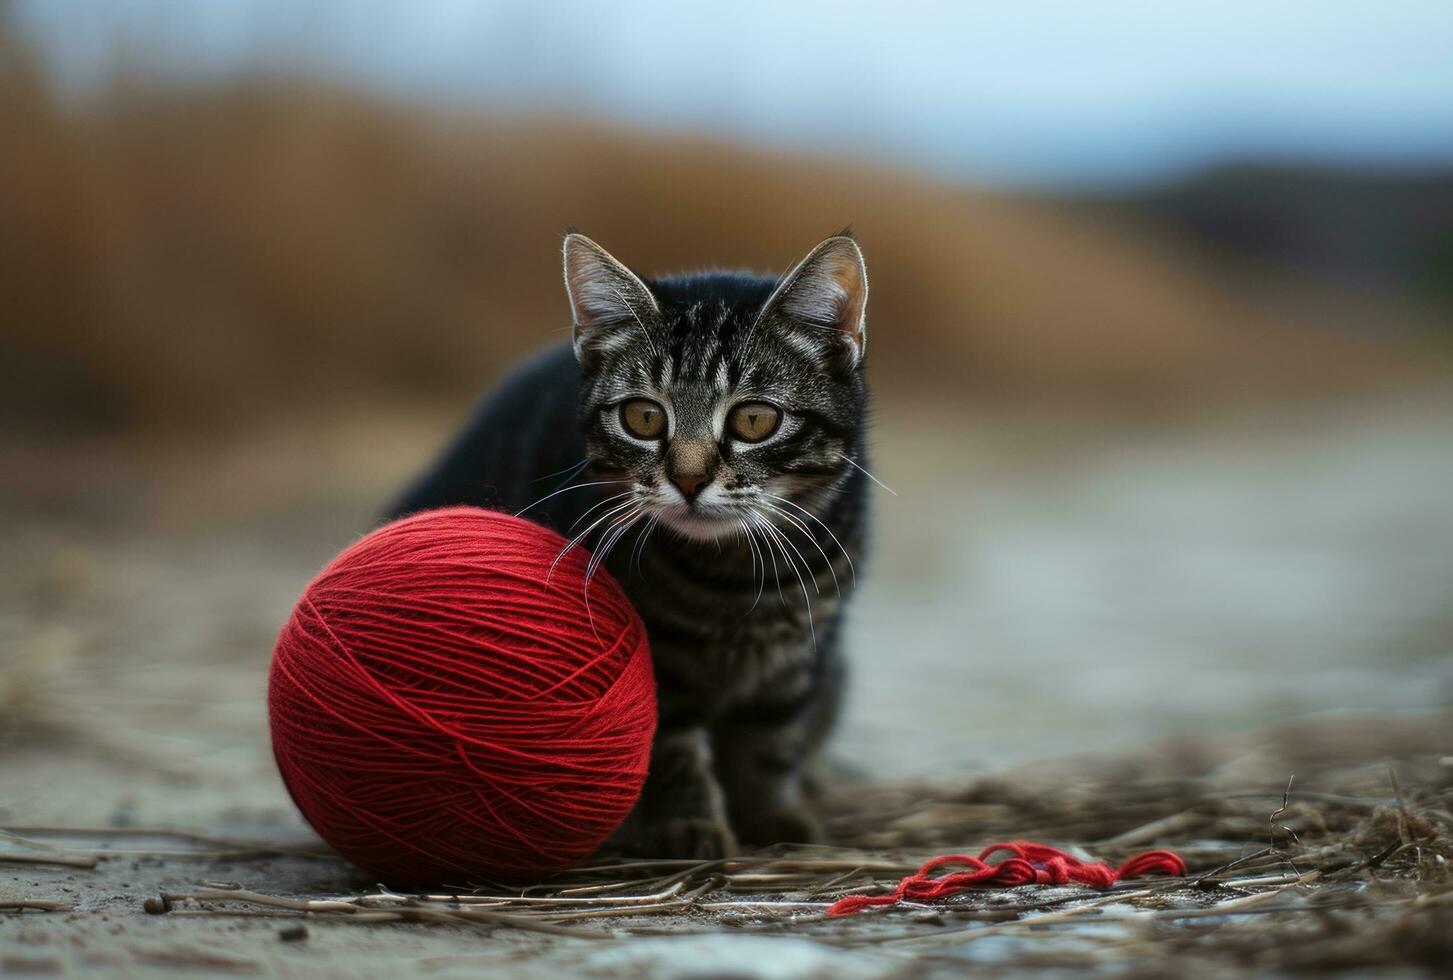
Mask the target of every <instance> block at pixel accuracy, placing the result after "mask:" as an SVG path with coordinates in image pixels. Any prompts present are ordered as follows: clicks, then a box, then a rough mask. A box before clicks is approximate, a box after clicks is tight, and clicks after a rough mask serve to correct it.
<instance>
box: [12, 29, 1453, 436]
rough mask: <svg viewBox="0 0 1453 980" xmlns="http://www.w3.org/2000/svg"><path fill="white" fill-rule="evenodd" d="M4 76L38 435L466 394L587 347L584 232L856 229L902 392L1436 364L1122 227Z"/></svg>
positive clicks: (625, 242)
mask: <svg viewBox="0 0 1453 980" xmlns="http://www.w3.org/2000/svg"><path fill="white" fill-rule="evenodd" d="M5 64H6V66H7V67H6V68H5V70H4V74H3V76H0V114H3V116H4V118H5V120H6V132H7V136H6V143H7V150H6V152H5V153H4V154H0V209H3V210H0V217H3V220H0V294H3V296H4V298H5V305H6V315H5V317H4V320H3V322H0V345H3V347H0V350H3V352H4V354H3V357H0V399H3V402H0V404H3V408H4V411H5V414H6V416H7V417H8V418H10V419H11V420H12V421H15V420H18V419H19V420H26V421H28V422H30V423H41V424H43V425H45V426H46V427H47V428H49V427H51V426H52V425H55V424H57V423H59V424H62V425H64V426H67V427H77V426H79V427H83V428H95V427H98V426H99V427H102V428H111V429H114V428H136V427H141V428H145V429H148V430H159V431H166V430H173V429H182V430H186V429H192V428H196V427H203V428H209V429H215V428H216V427H219V426H220V427H223V428H229V429H236V428H237V427H246V426H249V425H252V424H254V423H256V422H259V421H261V420H266V419H269V418H274V419H275V418H278V417H281V418H291V419H294V420H296V418H297V417H298V413H300V412H309V411H317V410H322V409H324V408H330V407H331V408H339V407H346V406H359V405H372V406H374V407H375V408H376V407H379V406H381V405H382V404H384V403H387V402H389V401H393V400H396V399H415V400H419V399H422V400H424V401H426V402H434V403H440V402H442V403H446V404H449V403H457V402H458V401H459V400H460V399H463V398H465V397H467V396H468V395H470V394H471V393H473V392H474V391H476V390H478V389H479V388H480V387H481V386H483V385H484V384H486V383H487V382H488V381H489V380H490V379H492V378H494V377H495V376H497V375H498V374H499V373H500V371H502V370H503V369H504V368H505V367H506V366H507V365H508V364H510V363H511V362H513V361H514V360H515V359H516V358H517V357H519V356H520V355H521V354H522V353H524V352H526V351H528V350H530V349H533V348H536V347H539V346H541V345H543V344H546V343H549V342H551V341H553V340H555V339H558V338H559V337H561V336H563V332H564V328H565V326H566V323H567V315H566V310H565V304H564V298H563V292H562V289H561V286H560V280H559V271H558V258H557V245H558V242H559V239H560V236H561V234H562V232H563V230H564V229H565V228H566V227H567V226H575V227H578V228H580V229H582V230H584V231H586V232H588V233H589V234H591V235H592V236H594V237H596V238H597V239H598V240H600V241H601V242H603V243H605V244H606V245H607V246H608V247H609V248H611V249H612V250H613V251H615V252H616V253H617V254H618V255H620V256H621V257H623V259H624V260H626V261H627V262H629V263H631V264H633V265H634V266H635V267H636V268H638V269H639V270H641V271H642V272H644V273H646V274H653V273H654V274H664V273H670V272H676V271H683V270H689V269H694V268H699V267H703V266H708V265H715V264H726V265H729V266H737V267H750V268H754V269H758V270H763V271H775V270H780V269H783V268H785V267H786V266H787V265H789V264H790V263H791V262H792V261H794V260H795V258H796V257H797V256H798V255H799V254H800V253H801V252H803V251H804V250H805V249H806V248H807V247H808V246H809V245H810V244H811V243H813V242H815V241H816V240H818V238H820V237H821V236H823V235H826V234H829V233H831V232H833V231H836V230H837V229H838V228H840V227H842V225H843V224H845V223H847V222H851V223H852V225H853V227H854V228H855V231H856V233H857V235H858V237H859V239H860V240H861V242H862V243H863V246H864V249H865V250H866V252H867V255H868V259H869V269H870V274H871V276H872V299H871V310H870V314H871V323H872V331H873V336H874V341H875V342H874V344H873V355H872V356H873V371H874V377H875V380H876V381H877V383H878V385H879V388H880V391H882V392H883V393H885V394H888V393H894V392H911V393H914V394H916V395H922V394H924V393H926V392H933V393H936V394H937V395H938V396H940V397H942V398H947V399H950V400H963V399H969V400H994V399H998V398H1000V397H1007V398H1010V399H1014V400H1024V399H1029V400H1032V401H1041V402H1050V403H1063V402H1069V403H1074V402H1080V401H1084V400H1087V399H1088V400H1092V401H1096V402H1102V403H1103V402H1108V403H1111V404H1116V405H1122V406H1128V407H1130V408H1132V409H1135V410H1137V411H1138V410H1140V409H1145V410H1149V411H1151V412H1152V413H1153V412H1158V411H1161V410H1163V409H1167V408H1174V407H1178V406H1181V407H1183V406H1186V405H1188V404H1197V403H1204V402H1206V401H1207V400H1208V399H1209V400H1212V401H1215V400H1220V399H1225V398H1233V399H1239V398H1243V397H1247V396H1250V397H1253V398H1255V397H1260V396H1265V395H1268V394H1275V395H1286V394H1290V395H1297V394H1299V393H1301V394H1305V393H1316V392H1321V393H1326V392H1328V391H1335V390H1340V389H1344V388H1346V387H1347V386H1349V385H1350V386H1352V387H1354V388H1355V387H1358V386H1364V385H1367V384H1369V383H1370V384H1381V383H1385V382H1389V381H1395V380H1397V379H1400V378H1408V377H1411V376H1419V375H1426V374H1427V372H1429V371H1433V372H1436V371H1439V370H1441V366H1440V365H1442V364H1444V363H1446V362H1447V361H1448V356H1447V350H1446V347H1447V344H1446V335H1443V336H1442V337H1441V339H1440V338H1439V333H1440V331H1438V330H1437V329H1434V328H1433V324H1434V322H1435V318H1434V317H1433V316H1432V315H1431V314H1429V313H1428V312H1426V311H1423V310H1420V309H1418V308H1416V307H1414V306H1412V305H1411V304H1409V303H1405V302H1403V301H1401V300H1400V299H1398V298H1397V297H1389V296H1380V297H1368V296H1366V295H1363V294H1361V293H1359V292H1358V291H1356V290H1354V289H1353V288H1351V287H1346V288H1339V286H1338V284H1337V283H1335V282H1325V281H1316V280H1312V279H1309V278H1307V277H1302V278H1297V277H1295V276H1293V275H1291V274H1279V273H1267V272H1264V271H1248V270H1246V269H1238V268H1236V267H1235V266H1234V265H1228V264H1219V265H1218V264H1217V263H1214V262H1208V261H1206V260H1205V259H1204V257H1201V256H1198V255H1197V254H1196V253H1195V251H1194V250H1193V247H1192V246H1191V245H1189V244H1187V243H1186V242H1184V241H1181V240H1178V239H1176V238H1174V237H1173V236H1170V235H1167V234H1158V233H1156V232H1153V231H1149V230H1147V229H1145V228H1144V227H1139V228H1137V226H1135V225H1132V224H1131V223H1129V222H1127V221H1126V220H1124V218H1123V217H1120V216H1118V215H1117V214H1116V213H1115V212H1114V211H1106V210H1103V209H1087V208H1073V207H1068V206H1065V205H1064V204H1061V203H1056V202H1055V201H1052V200H1048V199H1031V198H1025V197H1016V196H1011V195H1004V194H999V195H991V194H987V193H980V192H975V191H973V190H971V189H966V188H962V187H959V186H952V185H947V184H943V183H936V182H934V181H932V180H929V179H925V178H919V177H913V176H909V175H905V174H903V173H897V172H892V171H890V170H887V169H883V168H876V169H875V168H873V167H870V166H868V165H866V164H855V163H852V162H836V161H832V160H824V159H814V158H808V157H804V156H793V155H789V154H785V153H782V152H768V151H765V150H753V149H749V148H744V147H741V146H733V145H728V144H726V143H721V142H713V141H709V140H705V139H693V138H688V137H682V136H668V135H661V134H653V133H646V132H631V131H622V130H618V129H607V128H603V127H601V126H598V125H592V124H589V123H586V122H582V121H571V120H568V119H554V120H548V119H547V120H541V119H537V118H510V117H504V116H497V115H496V116H489V115H478V114H465V113H462V112H451V111H449V110H446V109H439V108H421V107H419V106H416V105H406V104H394V103H389V102H387V101H381V100H378V99H370V98H367V97H364V96H362V95H359V94H356V93H351V92H349V91H345V90H341V89H337V88H330V87H327V86H325V85H323V84H320V83H315V82H303V81H291V82H290V81H288V80H285V79H276V78H273V79H261V80H255V81H240V82H235V83H229V84H225V85H219V86H213V87H207V86H201V87H190V88H185V89H168V88H165V87H163V86H159V85H158V84H157V83H142V82H136V83H128V82H127V81H126V79H125V78H124V77H122V78H119V79H118V80H116V81H115V82H113V83H112V85H111V86H110V87H109V89H108V90H107V91H106V92H104V93H103V94H102V95H101V96H100V97H99V98H97V99H96V100H94V101H92V102H88V103H85V104H73V103H66V102H64V101H63V100H62V99H61V97H60V95H59V94H57V93H56V92H54V91H52V90H51V88H50V87H49V86H48V84H47V82H46V81H45V79H44V77H43V76H42V74H41V73H40V72H39V71H38V70H36V69H35V68H34V67H33V66H31V67H27V61H26V59H25V58H24V57H21V56H20V52H12V57H9V58H7V59H6V61H5Z"/></svg>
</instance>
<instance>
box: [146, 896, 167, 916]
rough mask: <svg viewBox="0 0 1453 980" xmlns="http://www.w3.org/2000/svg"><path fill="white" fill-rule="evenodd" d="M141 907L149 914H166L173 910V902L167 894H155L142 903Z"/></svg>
mask: <svg viewBox="0 0 1453 980" xmlns="http://www.w3.org/2000/svg"><path fill="white" fill-rule="evenodd" d="M141 908H142V910H143V911H145V912H146V914H147V915H165V914H166V913H167V912H170V911H171V910H172V903H171V899H169V898H167V897H166V896H165V895H153V896H152V897H151V898H148V899H147V900H146V901H144V902H142V903H141Z"/></svg>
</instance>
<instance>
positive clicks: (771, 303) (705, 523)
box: [565, 235, 867, 540]
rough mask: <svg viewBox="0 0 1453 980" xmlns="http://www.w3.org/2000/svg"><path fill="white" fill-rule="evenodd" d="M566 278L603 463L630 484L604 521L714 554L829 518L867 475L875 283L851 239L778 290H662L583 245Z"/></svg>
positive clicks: (573, 243)
mask: <svg viewBox="0 0 1453 980" xmlns="http://www.w3.org/2000/svg"><path fill="white" fill-rule="evenodd" d="M565 265H566V285H567V288H568V289H569V292H570V297H571V303H572V308H573V310H574V314H575V349H576V354H577V357H578V358H579V360H580V365H581V395H580V399H581V414H582V419H583V422H584V424H585V432H586V447H587V452H588V455H589V459H590V461H591V463H592V466H593V469H594V470H595V472H596V473H597V474H599V478H602V479H617V480H618V481H619V484H618V486H616V488H615V489H614V490H613V491H612V492H618V493H619V494H620V496H619V497H618V498H616V499H614V500H612V501H610V502H609V503H607V504H606V505H605V506H603V507H602V508H601V509H600V510H599V511H597V512H596V514H594V515H592V519H596V518H597V517H598V518H601V519H602V521H603V524H602V527H604V528H609V527H611V526H612V523H613V522H615V521H618V520H621V519H624V518H626V517H629V516H635V517H649V518H655V519H657V520H659V521H660V522H661V523H662V524H664V525H665V526H667V527H669V528H671V529H673V530H675V531H677V532H679V533H680V534H682V535H685V536H687V537H690V538H695V539H698V540H710V539H713V538H717V537H721V536H731V535H736V534H739V533H741V532H743V530H744V529H748V528H754V527H755V528H760V525H761V522H763V521H768V522H771V523H773V524H781V525H789V524H792V523H794V522H801V521H803V520H810V518H809V517H807V516H806V515H805V514H804V513H803V509H804V508H805V509H806V510H807V511H808V512H816V511H818V510H820V509H821V507H822V506H823V505H824V504H825V503H826V502H827V501H828V500H829V499H830V498H831V495H832V493H833V492H834V491H835V490H836V489H837V488H838V487H839V486H841V484H842V482H843V481H844V480H845V478H846V476H847V474H848V472H849V469H850V467H851V465H852V464H851V463H850V462H849V461H848V460H849V458H850V457H851V454H852V453H853V452H854V451H855V448H856V439H857V434H858V432H859V427H860V425H861V420H862V416H863V411H864V407H865V404H864V403H865V399H866V387H865V385H864V383H863V378H862V374H861V363H862V353H863V344H864V336H865V335H864V318H863V313H864V308H865V305H866V300H867V278H866V273H865V272H864V269H863V263H862V255H861V253H860V252H859V251H858V247H857V245H856V244H855V243H854V242H853V241H852V240H851V239H849V238H845V237H839V238H831V239H828V240H827V241H825V242H823V243H822V244H821V245H819V246H818V247H817V248H816V249H814V250H813V252H812V253H811V254H810V255H809V256H808V257H807V258H806V259H804V260H803V261H802V262H801V263H799V264H798V266H797V267H795V268H794V269H793V270H792V271H791V272H790V273H788V275H787V276H785V277H783V278H782V279H781V280H778V281H773V280H771V279H759V278H754V277H750V276H742V275H730V274H713V275H702V276H693V277H687V278H680V279H668V280H659V281H654V282H651V283H649V284H647V283H646V282H644V281H642V280H641V279H639V278H638V277H636V276H635V275H634V274H632V273H631V272H630V271H629V270H628V269H626V268H625V267H624V266H622V265H621V264H620V263H618V262H616V261H615V259H613V258H612V257H611V256H610V255H608V254H607V253H606V252H605V251H604V250H602V249H600V247H599V246H597V245H595V244H594V243H593V242H591V241H590V240H589V239H586V238H583V237H582V236H579V235H571V236H569V237H568V238H567V239H566V244H565ZM749 536H750V535H749Z"/></svg>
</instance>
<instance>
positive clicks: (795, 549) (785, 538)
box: [766, 504, 842, 595]
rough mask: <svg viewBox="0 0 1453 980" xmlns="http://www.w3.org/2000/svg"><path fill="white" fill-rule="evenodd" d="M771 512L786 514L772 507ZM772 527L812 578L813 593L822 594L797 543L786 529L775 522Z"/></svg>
mask: <svg viewBox="0 0 1453 980" xmlns="http://www.w3.org/2000/svg"><path fill="white" fill-rule="evenodd" d="M766 506H768V507H771V506H772V505H771V504H767V505H766ZM772 513H774V514H776V515H778V516H779V517H783V516H786V514H785V512H784V511H780V510H776V509H773V510H772ZM769 523H770V519H769ZM797 526H798V527H801V526H802V525H801V523H800V522H799V523H798V525H797ZM772 527H773V530H775V531H776V532H777V533H778V534H780V535H781V536H782V540H783V541H784V542H785V543H786V544H787V546H788V547H789V548H791V549H792V553H793V554H794V555H796V556H797V560H798V561H799V562H801V563H802V570H803V571H804V572H806V573H807V576H808V577H809V578H811V579H812V591H813V592H814V593H816V594H817V595H822V586H820V585H818V584H817V576H816V575H814V574H812V566H811V565H809V564H808V563H807V558H806V557H805V556H804V555H803V554H802V552H801V551H800V550H799V549H798V547H797V545H796V544H794V543H793V541H792V537H791V536H790V535H789V534H787V532H786V531H783V530H782V529H781V528H780V527H777V526H776V525H775V524H774V525H772ZM808 537H812V535H810V534H809V535H808ZM817 550H818V551H821V550H822V549H821V548H820V547H819V548H818V549H817ZM822 559H823V561H827V555H823V556H822ZM828 568H829V569H831V568H832V563H831V562H828ZM836 581H837V575H836V573H834V575H833V582H836ZM838 591H839V592H841V591H842V590H841V589H839V590H838Z"/></svg>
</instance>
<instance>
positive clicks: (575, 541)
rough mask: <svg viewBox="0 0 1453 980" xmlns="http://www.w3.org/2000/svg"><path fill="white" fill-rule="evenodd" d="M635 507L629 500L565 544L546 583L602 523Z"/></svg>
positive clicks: (551, 567) (548, 573)
mask: <svg viewBox="0 0 1453 980" xmlns="http://www.w3.org/2000/svg"><path fill="white" fill-rule="evenodd" d="M634 506H635V502H634V501H631V500H627V501H626V502H625V503H623V504H618V505H616V506H615V507H613V508H611V509H610V510H608V511H606V512H605V513H604V514H602V515H601V516H600V517H598V518H596V519H595V521H594V522H593V523H592V524H591V525H590V527H588V528H586V529H585V530H584V531H581V532H580V533H579V534H577V535H576V536H575V537H573V538H571V539H570V540H569V541H567V542H566V543H565V547H564V548H561V549H560V553H559V554H558V555H556V556H555V560H554V561H552V562H551V563H550V570H549V571H548V572H547V573H546V574H545V581H547V582H548V581H550V577H551V576H552V575H554V574H555V566H556V565H558V564H560V559H562V558H564V557H565V556H566V555H568V554H570V549H572V548H574V547H575V546H576V545H578V544H580V542H581V541H584V540H585V538H586V536H587V535H588V534H590V532H591V531H594V530H595V529H596V528H597V527H599V526H600V525H601V524H602V523H604V522H605V521H608V520H610V518H612V517H614V516H616V515H617V514H621V513H623V512H625V511H627V510H629V509H630V508H631V507H634ZM592 509H593V508H592Z"/></svg>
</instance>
